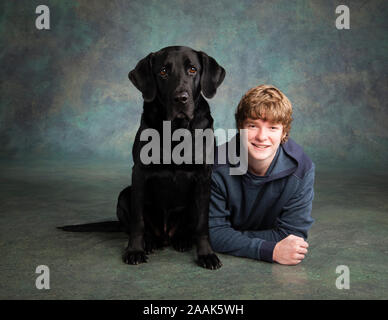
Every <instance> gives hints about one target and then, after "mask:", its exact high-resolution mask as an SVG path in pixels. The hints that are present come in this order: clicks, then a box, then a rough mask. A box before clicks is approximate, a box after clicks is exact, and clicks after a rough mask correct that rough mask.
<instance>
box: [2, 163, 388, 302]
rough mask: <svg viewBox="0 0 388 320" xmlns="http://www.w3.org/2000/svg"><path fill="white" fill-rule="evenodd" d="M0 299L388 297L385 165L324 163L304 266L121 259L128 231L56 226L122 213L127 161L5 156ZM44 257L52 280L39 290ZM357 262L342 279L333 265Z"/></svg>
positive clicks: (172, 256) (180, 257) (190, 258)
mask: <svg viewBox="0 0 388 320" xmlns="http://www.w3.org/2000/svg"><path fill="white" fill-rule="evenodd" d="M0 172H1V174H0V181H1V187H0V199H1V204H0V221H1V225H0V228H1V230H0V234H1V242H0V250H1V258H0V283H1V287H0V299H387V298H388V200H387V190H388V173H387V171H386V170H371V169H368V170H366V169H363V170H350V169H333V168H331V169H327V168H320V167H318V168H317V175H316V183H315V193H316V195H315V200H314V204H313V217H314V218H315V219H316V221H315V224H314V226H313V228H312V229H311V231H310V236H309V239H308V242H309V244H310V248H309V253H308V255H307V256H306V259H305V260H304V261H303V262H302V263H301V264H299V265H297V266H282V265H279V264H269V263H265V262H260V261H254V260H250V259H245V258H237V257H232V256H227V255H221V254H220V255H219V256H220V258H221V259H222V262H223V267H222V268H221V269H219V270H217V271H211V270H206V269H202V268H200V267H197V266H196V264H195V262H194V259H195V254H194V253H195V251H194V250H192V251H189V252H186V253H178V252H175V251H173V250H172V249H170V248H167V249H165V250H163V251H159V252H157V253H154V254H152V255H150V256H149V262H148V263H146V264H142V265H138V266H128V265H125V264H124V263H123V262H122V261H121V254H122V251H123V249H124V247H125V245H126V236H125V234H122V233H88V234H85V233H83V234H80V233H66V232H63V231H60V230H57V229H56V228H55V227H56V226H60V225H64V224H76V223H84V222H95V221H101V220H109V219H113V218H115V206H116V197H117V195H118V193H119V191H120V190H121V189H122V188H123V187H124V186H126V185H127V184H128V181H129V176H130V169H129V166H128V165H127V164H125V163H123V162H121V163H113V162H100V163H87V162H81V161H78V162H75V161H73V162H66V161H62V162H54V161H40V162H24V163H21V162H15V161H13V162H10V163H2V164H1V165H0ZM38 265H46V266H48V267H49V270H50V289H49V290H38V289H37V288H36V286H35V280H36V278H37V277H38V276H39V275H38V274H36V273H35V270H36V267H37V266H38ZM339 265H346V266H347V267H348V268H349V271H350V288H349V289H342V290H340V289H337V287H336V279H337V277H339V276H340V274H337V273H336V267H337V266H339Z"/></svg>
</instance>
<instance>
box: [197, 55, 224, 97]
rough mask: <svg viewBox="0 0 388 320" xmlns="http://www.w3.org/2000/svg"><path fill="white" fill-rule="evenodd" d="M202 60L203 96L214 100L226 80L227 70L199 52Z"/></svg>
mask: <svg viewBox="0 0 388 320" xmlns="http://www.w3.org/2000/svg"><path fill="white" fill-rule="evenodd" d="M198 54H199V56H200V58H201V60H202V75H201V89H202V92H203V95H204V96H205V97H206V98H208V99H210V98H213V97H214V95H215V94H216V92H217V88H218V87H219V86H220V84H221V83H222V81H224V78H225V69H224V68H223V67H221V66H220V65H219V64H218V63H217V61H216V60H214V59H213V58H212V57H210V56H208V55H207V54H206V53H204V52H202V51H199V52H198Z"/></svg>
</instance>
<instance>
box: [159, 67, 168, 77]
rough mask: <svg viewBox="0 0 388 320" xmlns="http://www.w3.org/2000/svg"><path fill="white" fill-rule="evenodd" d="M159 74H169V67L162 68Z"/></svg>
mask: <svg viewBox="0 0 388 320" xmlns="http://www.w3.org/2000/svg"><path fill="white" fill-rule="evenodd" d="M159 74H160V75H161V76H165V75H166V74H167V69H166V68H162V69H160V71H159Z"/></svg>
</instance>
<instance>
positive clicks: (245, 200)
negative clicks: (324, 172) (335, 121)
mask: <svg viewBox="0 0 388 320" xmlns="http://www.w3.org/2000/svg"><path fill="white" fill-rule="evenodd" d="M235 117H236V124H237V128H238V129H239V130H240V129H247V136H248V141H247V149H248V170H247V172H246V173H245V174H243V175H230V171H229V169H230V167H231V166H233V165H232V164H230V163H226V164H217V161H216V164H215V165H214V167H213V174H212V188H211V199H210V207H209V209H210V212H209V237H210V241H211V244H212V247H213V249H214V250H215V251H217V252H221V253H225V254H231V255H235V256H242V257H248V258H253V259H257V260H262V261H267V262H277V263H280V264H286V265H296V264H298V263H300V262H301V261H302V260H303V259H304V257H305V255H306V253H307V248H308V243H307V242H306V241H305V240H306V239H307V232H308V230H309V229H310V227H311V225H312V223H313V222H314V219H313V218H312V217H311V209H312V201H313V196H314V189H313V185H314V173H315V172H314V169H315V166H314V163H313V162H312V161H311V160H310V158H309V157H308V156H307V155H306V154H305V153H304V152H303V149H302V147H300V146H299V145H298V144H296V143H295V142H294V141H293V140H292V139H290V138H289V132H290V129H291V122H292V105H291V102H290V101H289V100H288V98H287V97H286V96H285V95H284V94H283V93H282V92H281V91H280V90H279V89H277V88H275V87H273V86H269V85H261V86H258V87H256V88H252V89H250V90H249V91H248V92H247V93H246V94H245V95H244V96H243V97H242V99H241V101H240V103H239V105H238V107H237V111H236V114H235ZM235 139H240V134H237V135H236V137H235ZM237 144H238V143H237ZM225 146H226V148H227V147H228V143H226V144H225V145H224V147H225ZM221 147H222V146H221Z"/></svg>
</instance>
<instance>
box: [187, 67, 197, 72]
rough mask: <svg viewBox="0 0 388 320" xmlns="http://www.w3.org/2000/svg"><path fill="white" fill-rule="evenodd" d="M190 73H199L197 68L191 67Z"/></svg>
mask: <svg viewBox="0 0 388 320" xmlns="http://www.w3.org/2000/svg"><path fill="white" fill-rule="evenodd" d="M189 72H190V73H196V72H197V68H196V67H191V68H190V69H189Z"/></svg>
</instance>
